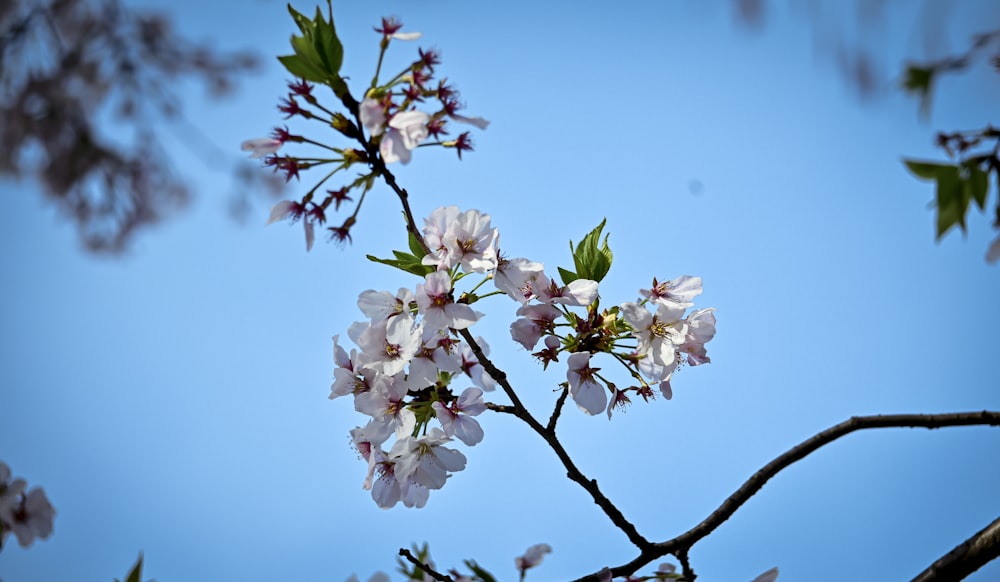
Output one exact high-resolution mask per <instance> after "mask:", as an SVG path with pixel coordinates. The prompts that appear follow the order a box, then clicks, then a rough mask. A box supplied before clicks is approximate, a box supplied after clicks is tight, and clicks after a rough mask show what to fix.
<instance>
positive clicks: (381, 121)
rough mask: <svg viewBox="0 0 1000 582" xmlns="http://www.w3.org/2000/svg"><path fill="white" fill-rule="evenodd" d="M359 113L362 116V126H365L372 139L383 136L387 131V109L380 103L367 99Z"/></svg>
mask: <svg viewBox="0 0 1000 582" xmlns="http://www.w3.org/2000/svg"><path fill="white" fill-rule="evenodd" d="M358 113H359V115H360V116H361V125H364V126H365V129H367V130H368V133H369V134H371V136H372V137H375V136H376V135H382V132H383V131H385V107H384V106H383V105H382V103H381V102H380V101H376V100H375V99H372V98H371V97H365V99H364V101H362V102H361V105H360V106H359V107H358Z"/></svg>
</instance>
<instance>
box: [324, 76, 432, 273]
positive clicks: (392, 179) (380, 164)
mask: <svg viewBox="0 0 1000 582" xmlns="http://www.w3.org/2000/svg"><path fill="white" fill-rule="evenodd" d="M341 102H342V103H343V104H344V106H345V107H347V108H348V109H349V110H350V112H351V113H352V114H353V115H354V119H355V122H356V123H357V127H358V129H359V133H360V134H361V135H359V136H358V138H357V139H358V142H359V143H360V144H361V147H363V148H364V149H365V153H366V154H368V165H369V167H370V168H371V169H372V171H373V172H375V173H376V174H378V175H379V176H381V177H382V180H383V181H384V182H385V184H386V185H387V186H389V188H392V191H393V192H395V193H396V197H397V198H399V204H400V205H401V206H402V207H403V217H404V218H405V219H406V232H408V233H410V234H411V235H413V236H414V237H416V239H417V240H418V241H420V246H422V247H424V250H425V251H427V252H428V253H430V252H431V250H430V249H429V248H428V247H427V243H426V242H424V236H423V234H421V233H420V228H419V227H417V221H416V219H415V218H413V210H411V209H410V194H409V193H408V192H407V191H406V189H405V188H403V187H402V186H400V185H399V183H398V182H396V176H395V175H393V173H392V172H390V171H389V168H387V167H386V165H385V161H383V160H382V154H381V152H380V151H379V149H378V148H377V147H375V145H374V144H372V143H371V140H369V139H368V138H366V137H365V136H364V129H363V128H364V124H363V123H361V113H360V110H359V108H358V102H357V100H355V99H354V97H352V96H351V95H350V94H349V93H348V94H346V95H345V96H344V97H343V98H342V99H341Z"/></svg>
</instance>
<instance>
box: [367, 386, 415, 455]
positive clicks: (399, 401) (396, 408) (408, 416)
mask: <svg viewBox="0 0 1000 582" xmlns="http://www.w3.org/2000/svg"><path fill="white" fill-rule="evenodd" d="M407 388H408V386H407V384H406V382H405V381H403V379H402V378H397V377H396V376H388V375H385V374H382V375H379V376H377V377H376V378H375V382H374V385H373V386H372V389H371V390H369V391H368V392H362V393H360V394H356V395H355V397H354V408H355V410H357V411H358V412H360V413H362V414H367V415H368V416H370V417H372V422H371V423H369V425H368V426H367V427H365V433H366V435H367V436H368V439H369V441H370V442H371V443H372V444H374V445H381V444H382V443H384V442H385V441H386V440H387V439H388V438H389V435H390V434H392V433H393V432H395V433H396V438H397V439H398V438H400V437H403V436H406V435H409V434H410V433H412V432H413V429H414V427H415V426H416V424H417V418H416V416H415V415H414V414H413V411H412V410H409V409H407V408H406V407H405V406H404V404H403V399H404V398H405V397H406V393H407Z"/></svg>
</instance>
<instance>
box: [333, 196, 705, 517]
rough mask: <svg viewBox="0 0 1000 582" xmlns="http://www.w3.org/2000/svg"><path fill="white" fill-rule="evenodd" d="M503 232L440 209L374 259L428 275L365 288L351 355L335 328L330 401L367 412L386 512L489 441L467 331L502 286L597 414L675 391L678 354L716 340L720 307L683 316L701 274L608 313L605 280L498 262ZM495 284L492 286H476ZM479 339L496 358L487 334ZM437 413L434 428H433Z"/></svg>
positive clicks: (362, 437)
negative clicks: (461, 287) (608, 371)
mask: <svg viewBox="0 0 1000 582" xmlns="http://www.w3.org/2000/svg"><path fill="white" fill-rule="evenodd" d="M598 236H599V232H597V234H595V233H591V235H588V238H587V239H585V240H584V242H583V243H581V247H579V248H578V250H577V253H578V255H579V256H576V257H574V261H575V262H576V263H577V264H578V266H580V267H581V268H582V269H583V270H584V271H588V272H589V271H592V270H593V269H588V267H587V265H586V262H587V259H586V257H587V256H596V255H593V253H589V252H588V251H587V250H586V249H587V248H589V247H587V246H586V245H589V244H590V242H591V241H592V239H594V238H596V237H598ZM498 241H499V233H498V231H497V229H495V228H493V226H492V224H491V219H490V216H489V215H488V214H483V213H480V212H479V211H476V210H467V211H464V212H463V211H461V210H460V209H459V208H458V207H455V206H447V207H441V208H438V209H437V210H435V211H434V212H433V213H431V215H430V216H429V217H428V218H426V219H425V221H424V227H423V241H422V242H421V243H419V244H418V243H415V244H414V245H412V246H411V250H413V251H414V252H413V253H410V254H408V253H403V252H400V251H396V252H395V255H396V257H397V258H396V259H392V260H389V259H378V260H379V261H381V262H383V263H386V264H390V265H393V266H396V267H398V268H400V269H402V270H405V271H408V272H411V273H415V274H418V275H420V276H422V278H423V282H422V283H420V284H418V285H416V288H415V289H409V288H401V289H399V290H398V291H397V292H396V293H391V292H389V291H374V290H368V291H364V292H363V293H361V295H360V297H359V298H358V307H359V308H360V309H361V311H362V313H364V314H365V316H366V317H367V320H366V321H364V322H356V323H354V324H353V325H352V326H351V327H350V328H349V329H348V332H347V334H348V337H349V338H350V339H351V340H352V341H353V342H354V344H355V345H356V346H357V348H356V349H352V350H351V352H350V354H348V352H347V351H346V350H345V349H344V348H343V347H341V345H340V337H339V336H334V362H335V364H336V369H335V370H334V382H333V385H332V386H331V391H330V398H331V399H332V398H337V397H340V396H346V395H348V394H350V395H352V396H353V397H354V407H355V409H356V410H357V411H358V412H361V413H363V414H365V415H367V416H368V417H369V418H370V420H369V421H368V423H367V424H366V425H365V426H364V427H359V428H356V429H354V430H353V431H352V433H351V436H352V440H353V443H354V446H355V448H357V450H358V451H359V452H360V454H361V456H362V457H363V458H364V459H365V460H366V461H367V462H368V476H367V478H366V479H365V484H364V485H365V488H366V489H370V490H371V491H372V497H373V498H374V499H375V502H376V503H377V504H378V505H379V506H380V507H392V506H394V505H395V504H396V503H398V502H400V501H402V502H403V504H404V505H406V506H408V507H414V506H415V507H422V506H423V505H424V504H425V503H426V502H427V498H428V496H429V492H430V490H432V489H440V488H441V487H443V486H444V484H445V481H446V480H447V478H448V477H449V476H450V474H451V473H454V472H456V471H460V470H462V469H464V468H465V463H466V459H465V456H464V455H463V454H462V453H460V452H458V451H456V450H454V449H451V448H449V447H447V446H446V445H447V443H449V442H451V441H452V440H453V439H458V440H460V441H462V442H463V443H464V444H465V445H467V446H473V445H475V444H477V443H478V442H480V441H481V440H482V438H483V430H482V427H481V426H480V424H479V422H478V421H477V420H476V419H475V418H474V417H475V416H477V415H479V414H480V413H481V412H483V411H484V410H485V409H486V407H487V405H486V402H485V401H484V400H483V393H484V391H491V390H493V389H494V387H495V382H494V380H493V378H491V377H490V375H489V374H488V373H486V372H485V370H484V369H483V366H482V365H481V364H480V362H479V361H478V359H477V358H476V355H475V353H474V352H473V349H472V347H471V346H469V345H468V344H466V343H465V342H463V341H462V338H461V335H462V334H460V333H459V332H461V331H463V330H468V329H469V328H470V327H471V326H472V325H473V324H475V323H476V322H477V321H478V320H479V319H480V317H482V314H481V313H479V312H477V311H475V310H474V309H473V308H472V307H471V304H473V303H475V302H477V301H479V300H481V299H483V298H485V297H487V296H490V295H499V294H506V295H507V296H509V297H510V298H511V299H513V300H514V301H516V302H517V303H519V304H520V308H519V309H518V310H517V315H518V318H517V320H516V321H514V323H513V324H512V325H511V328H510V329H511V336H512V338H513V340H514V341H515V342H517V343H519V344H520V345H522V346H523V347H524V348H525V349H527V350H532V349H534V347H535V345H536V344H537V343H538V341H539V340H540V339H541V338H542V337H544V338H545V340H544V343H545V348H544V349H542V350H541V351H538V352H535V353H534V355H535V356H536V357H537V358H539V359H540V360H541V361H542V362H543V364H545V365H546V366H548V364H549V363H550V362H554V361H558V360H559V356H560V354H562V353H568V354H569V355H568V358H567V373H566V377H567V382H566V383H565V384H564V385H565V387H566V389H568V390H569V395H570V396H571V397H572V398H573V401H574V402H575V403H576V405H577V406H578V407H579V408H580V409H581V410H582V411H584V412H585V413H587V414H590V415H596V414H599V413H601V412H605V411H606V412H607V414H608V417H609V418H610V417H611V412H612V410H613V408H615V407H624V406H625V405H626V404H627V403H628V402H629V399H628V396H627V394H628V392H630V391H634V392H636V393H638V394H640V395H641V396H643V397H644V398H645V399H648V398H649V397H650V396H651V395H653V394H652V389H651V388H650V383H652V384H658V385H659V389H660V391H661V392H662V393H663V395H664V396H666V397H667V398H670V397H671V387H670V380H671V377H672V375H673V373H674V371H675V370H676V369H677V367H678V366H679V365H680V364H681V363H682V362H685V361H686V362H687V363H688V364H689V365H692V366H696V365H699V364H703V363H707V362H709V357H708V354H707V352H706V349H705V343H706V342H708V341H709V340H711V339H712V337H713V336H714V335H715V316H714V314H713V311H714V310H713V309H699V310H696V311H693V312H691V313H690V314H688V315H686V316H685V311H686V309H687V308H688V307H691V306H692V305H693V304H692V301H691V300H692V299H693V298H694V297H695V296H696V295H698V294H700V293H701V279H699V278H698V277H690V276H683V277H679V278H677V279H674V280H672V281H668V282H664V283H660V282H658V281H657V280H656V279H653V285H652V287H651V288H650V289H643V290H640V295H641V296H642V298H641V299H639V300H638V301H636V302H627V303H623V304H621V305H620V306H617V307H613V308H612V309H610V310H608V309H605V310H603V311H600V310H599V303H600V301H599V293H598V282H597V281H595V280H593V279H585V278H579V277H577V278H573V277H571V276H570V275H575V274H571V273H568V272H565V270H563V269H560V271H561V272H563V278H564V279H572V280H570V281H569V282H568V283H567V284H565V285H560V284H558V283H557V282H556V281H554V280H552V279H550V278H549V277H548V276H547V275H546V274H545V271H544V266H543V265H542V264H541V263H537V262H534V261H531V260H529V259H525V258H514V259H504V258H502V256H501V253H500V250H499V246H498V244H499V243H498ZM608 253H609V254H610V251H608ZM608 266H609V265H608ZM593 271H594V272H598V271H599V270H593ZM605 271H606V269H605ZM469 276H480V277H482V279H481V280H480V281H479V283H478V284H476V285H475V286H474V287H473V288H472V289H471V290H470V291H467V292H464V293H461V294H457V292H456V288H455V285H456V283H457V282H459V281H460V280H462V279H464V278H466V277H469ZM596 276H603V273H599V274H598V275H596ZM489 280H492V281H493V284H494V285H495V287H496V291H492V292H490V293H488V294H485V295H482V296H479V295H477V294H476V291H477V290H478V289H479V288H480V287H481V286H482V284H483V283H485V282H487V281H489ZM456 295H457V297H458V298H457V299H456ZM651 308H652V309H654V310H655V311H651V310H650V309H651ZM573 309H584V310H585V313H577V312H575V311H573ZM476 341H477V344H478V345H479V347H480V349H482V350H483V352H482V353H484V354H487V355H488V351H487V350H488V346H487V345H486V343H485V342H484V341H482V340H481V339H477V340H476ZM601 352H605V353H609V354H611V355H613V356H614V357H615V358H616V359H617V361H618V362H620V363H621V364H622V365H624V366H625V367H626V368H627V369H628V371H629V373H630V374H631V376H632V377H633V378H635V379H636V380H637V382H638V383H637V385H634V386H629V387H627V388H622V389H619V388H618V387H617V385H616V384H614V383H613V382H610V381H608V380H606V379H605V377H604V376H602V375H601V374H599V371H600V368H595V367H593V366H592V365H591V359H592V357H593V356H594V355H595V354H598V353H601ZM685 356H686V359H685ZM458 380H464V381H465V382H467V383H471V384H472V386H469V387H467V388H465V389H464V390H463V391H461V392H460V393H459V392H457V391H455V390H454V389H453V384H454V383H455V382H456V381H458ZM609 395H610V398H609ZM432 420H436V421H437V422H438V423H439V425H440V428H438V427H433V428H431V427H430V426H429V424H430V422H431V421H432ZM393 436H394V437H395V441H394V442H393V443H392V444H391V445H389V444H388V441H389V439H390V438H391V437H393ZM386 448H388V449H389V450H388V451H387V450H385V449H386Z"/></svg>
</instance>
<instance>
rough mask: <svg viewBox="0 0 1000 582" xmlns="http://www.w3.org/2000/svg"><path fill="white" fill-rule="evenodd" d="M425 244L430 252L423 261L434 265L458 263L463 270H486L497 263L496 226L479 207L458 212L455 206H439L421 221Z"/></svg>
mask: <svg viewBox="0 0 1000 582" xmlns="http://www.w3.org/2000/svg"><path fill="white" fill-rule="evenodd" d="M424 223H425V226H424V232H425V234H426V235H427V238H426V241H427V246H428V247H430V250H431V254H429V255H427V256H425V257H424V259H423V264H425V265H437V268H438V270H441V271H446V270H448V269H450V268H452V267H453V266H455V265H458V264H461V265H462V270H463V271H464V272H466V273H486V272H488V271H492V270H493V269H496V267H497V260H498V253H497V239H498V238H499V236H500V235H499V233H498V232H497V229H495V228H493V227H492V226H491V225H490V215H489V214H483V213H481V212H479V211H478V210H466V211H465V212H459V211H458V209H457V208H455V207H454V206H447V207H441V208H438V209H437V210H435V211H434V212H433V213H431V216H430V217H429V218H428V219H426V220H425V221H424Z"/></svg>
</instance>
